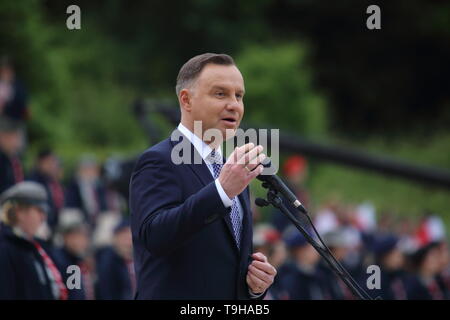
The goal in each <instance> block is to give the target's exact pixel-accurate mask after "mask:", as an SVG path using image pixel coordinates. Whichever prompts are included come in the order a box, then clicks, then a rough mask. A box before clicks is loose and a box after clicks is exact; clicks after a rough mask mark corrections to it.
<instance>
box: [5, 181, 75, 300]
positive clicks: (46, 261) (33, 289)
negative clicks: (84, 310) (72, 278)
mask: <svg viewBox="0 0 450 320" xmlns="http://www.w3.org/2000/svg"><path fill="white" fill-rule="evenodd" d="M0 203H1V205H2V213H1V214H2V223H1V224H0V284H1V285H0V299H20V300H22V299H23V300H25V299H26V300H28V299H67V288H66V286H65V284H64V282H63V280H62V277H61V274H60V272H59V271H58V269H57V267H56V265H55V263H54V262H53V259H52V258H51V257H50V256H49V254H48V252H50V250H49V248H48V247H47V246H46V245H45V244H44V243H43V242H42V241H40V240H38V239H37V238H36V237H35V235H36V233H37V232H38V229H39V227H40V226H41V225H42V223H43V222H44V221H45V219H46V211H47V210H48V207H47V193H46V192H45V189H44V187H43V186H41V185H39V184H37V183H35V182H21V183H18V184H16V185H15V186H13V187H11V188H9V189H7V190H6V191H5V192H4V193H2V194H1V196H0Z"/></svg>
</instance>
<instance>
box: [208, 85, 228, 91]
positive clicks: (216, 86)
mask: <svg viewBox="0 0 450 320" xmlns="http://www.w3.org/2000/svg"><path fill="white" fill-rule="evenodd" d="M216 89H219V90H224V91H226V90H228V89H227V88H225V87H223V86H219V85H213V86H212V87H211V90H216Z"/></svg>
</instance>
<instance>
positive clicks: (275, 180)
mask: <svg viewBox="0 0 450 320" xmlns="http://www.w3.org/2000/svg"><path fill="white" fill-rule="evenodd" d="M261 164H262V165H263V167H265V168H268V167H270V166H271V165H272V163H271V161H270V159H269V158H266V159H264V161H263V162H261ZM256 179H258V180H259V181H262V182H267V183H269V184H270V185H271V186H272V188H273V189H275V190H276V191H278V192H279V193H281V194H282V195H283V196H284V197H285V198H286V199H287V200H288V201H289V202H290V203H291V204H292V205H293V206H294V207H295V208H297V209H298V210H300V211H301V212H303V213H304V214H308V212H307V211H306V209H305V207H304V206H303V205H302V203H301V202H300V200H298V199H297V197H296V196H295V195H294V193H293V192H292V191H291V190H290V189H289V188H288V187H287V186H286V185H285V184H284V182H283V180H281V178H280V177H278V176H277V175H276V174H270V175H262V174H260V175H258V176H257V177H256Z"/></svg>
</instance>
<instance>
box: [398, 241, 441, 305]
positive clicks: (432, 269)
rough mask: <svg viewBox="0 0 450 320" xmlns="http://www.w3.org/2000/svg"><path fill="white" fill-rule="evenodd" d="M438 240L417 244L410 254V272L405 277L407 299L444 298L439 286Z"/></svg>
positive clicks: (439, 260) (439, 261)
mask: <svg viewBox="0 0 450 320" xmlns="http://www.w3.org/2000/svg"><path fill="white" fill-rule="evenodd" d="M440 254H441V253H440V249H439V242H438V241H432V242H429V243H427V244H423V245H422V246H419V247H418V248H417V249H416V250H415V251H414V252H413V253H411V254H410V256H409V260H410V264H411V268H412V274H411V275H410V276H409V277H407V279H406V291H407V296H408V300H444V299H446V298H447V297H446V296H445V291H444V290H443V288H442V287H441V286H440V284H439V281H438V275H439V272H440V271H441V268H442V266H441V259H440Z"/></svg>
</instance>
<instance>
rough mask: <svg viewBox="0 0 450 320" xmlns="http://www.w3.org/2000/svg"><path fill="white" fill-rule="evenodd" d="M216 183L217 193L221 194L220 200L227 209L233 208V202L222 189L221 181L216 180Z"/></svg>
mask: <svg viewBox="0 0 450 320" xmlns="http://www.w3.org/2000/svg"><path fill="white" fill-rule="evenodd" d="M214 182H215V184H216V188H217V192H219V196H220V199H222V202H223V205H224V206H225V208H229V207H231V205H232V204H233V200H231V199H230V198H228V196H227V194H226V193H225V191H224V190H223V188H222V185H221V184H220V182H219V179H216V180H215V181H214Z"/></svg>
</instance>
